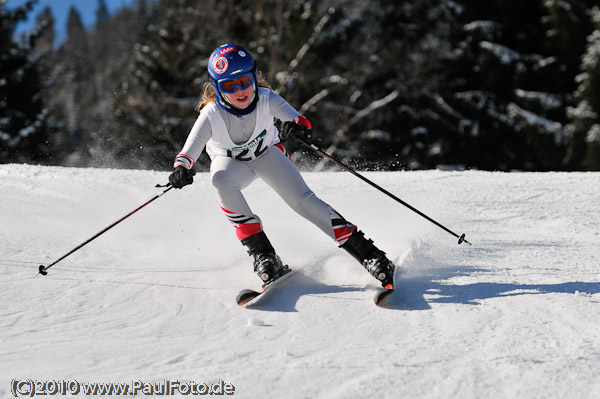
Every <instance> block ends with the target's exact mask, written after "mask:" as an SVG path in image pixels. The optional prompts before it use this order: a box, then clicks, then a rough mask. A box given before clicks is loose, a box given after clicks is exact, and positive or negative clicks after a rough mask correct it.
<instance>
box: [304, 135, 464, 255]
mask: <svg viewBox="0 0 600 399" xmlns="http://www.w3.org/2000/svg"><path fill="white" fill-rule="evenodd" d="M296 140H297V141H299V142H300V143H302V144H304V145H305V146H307V147H309V148H310V149H312V150H313V151H315V152H316V153H318V154H320V155H322V156H323V157H325V158H327V159H328V160H330V161H331V162H333V163H335V164H337V165H338V166H339V167H341V168H342V169H344V170H347V171H348V172H350V173H352V174H353V175H354V176H356V177H358V178H359V179H361V180H362V181H364V182H365V183H368V184H370V185H371V186H373V187H375V188H376V189H377V190H379V191H381V192H382V193H384V194H385V195H387V196H388V197H391V198H392V199H394V200H396V201H397V202H399V203H401V204H402V205H404V206H405V207H407V208H408V209H410V210H411V211H413V212H415V213H416V214H418V215H419V216H422V217H424V218H425V219H427V220H429V221H430V222H431V223H433V224H435V225H436V226H438V227H440V228H441V229H443V230H445V231H446V232H448V233H450V234H452V235H453V236H454V237H456V238H458V243H459V244H462V243H463V242H466V243H467V244H469V245H472V244H471V243H470V242H469V241H467V240H466V239H465V235H464V234H462V235H460V236H459V235H458V234H456V233H455V232H453V231H452V230H450V229H448V228H447V227H445V226H443V225H441V224H440V223H438V222H436V221H435V220H433V219H432V218H430V217H429V216H427V215H426V214H424V213H423V212H421V211H419V210H418V209H416V208H414V207H412V206H411V205H409V204H407V203H406V202H404V201H402V200H401V199H400V198H398V197H396V196H395V195H394V194H392V193H390V192H389V191H387V190H386V189H384V188H382V187H381V186H379V185H377V184H375V183H373V182H372V181H371V180H369V179H367V178H366V177H364V176H363V175H361V174H359V173H358V172H356V171H355V170H354V169H352V168H350V167H349V166H347V165H345V164H343V163H342V162H340V161H338V160H337V159H335V158H334V157H332V156H331V155H329V154H327V153H326V152H325V151H323V150H321V149H320V148H319V147H317V146H316V145H314V144H311V143H308V142H307V141H305V140H303V139H301V138H299V137H296Z"/></svg>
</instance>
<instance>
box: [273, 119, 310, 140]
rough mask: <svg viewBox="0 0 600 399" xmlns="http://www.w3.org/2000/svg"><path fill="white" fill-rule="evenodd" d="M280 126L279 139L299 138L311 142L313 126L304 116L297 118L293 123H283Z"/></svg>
mask: <svg viewBox="0 0 600 399" xmlns="http://www.w3.org/2000/svg"><path fill="white" fill-rule="evenodd" d="M280 126H281V127H280V129H279V137H280V138H281V140H284V141H285V140H287V139H297V138H298V139H303V140H309V139H310V138H311V137H312V126H311V125H310V122H309V121H308V119H306V118H305V117H303V116H302V115H300V116H298V117H296V118H295V119H294V120H293V121H287V122H283V123H282V124H281V125H280Z"/></svg>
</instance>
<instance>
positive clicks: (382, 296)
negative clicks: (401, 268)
mask: <svg viewBox="0 0 600 399" xmlns="http://www.w3.org/2000/svg"><path fill="white" fill-rule="evenodd" d="M394 264H396V262H394ZM397 274H398V266H396V267H395V269H394V275H393V276H392V279H393V282H392V284H388V285H386V286H385V287H383V288H380V289H378V290H377V292H376V293H375V296H374V297H373V301H374V302H375V305H377V306H379V307H382V306H384V305H385V301H386V300H387V299H388V298H389V297H390V296H391V295H392V294H393V293H394V290H395V287H396V275H397Z"/></svg>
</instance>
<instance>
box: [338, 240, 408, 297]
mask: <svg viewBox="0 0 600 399" xmlns="http://www.w3.org/2000/svg"><path fill="white" fill-rule="evenodd" d="M342 248H344V249H345V250H346V251H348V253H349V254H350V255H352V257H354V258H355V259H356V260H358V261H359V262H360V263H361V265H363V266H364V267H365V269H367V271H368V272H369V273H371V275H373V277H375V278H376V279H377V280H379V281H380V282H381V285H382V286H383V287H384V288H386V287H387V286H388V285H393V284H394V280H393V278H394V270H395V269H396V266H394V264H393V263H392V261H390V260H389V259H388V258H387V256H385V252H383V251H382V250H380V249H378V248H377V247H376V246H375V245H374V244H373V240H367V239H366V238H365V235H364V233H363V232H362V231H359V230H358V229H357V230H354V232H353V233H352V235H351V236H350V238H349V239H348V241H346V242H345V243H344V245H342Z"/></svg>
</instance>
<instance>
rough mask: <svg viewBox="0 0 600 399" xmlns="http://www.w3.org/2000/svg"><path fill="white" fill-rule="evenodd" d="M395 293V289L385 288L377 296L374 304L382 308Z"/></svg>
mask: <svg viewBox="0 0 600 399" xmlns="http://www.w3.org/2000/svg"><path fill="white" fill-rule="evenodd" d="M392 292H394V289H393V288H384V289H382V290H380V291H379V292H377V294H375V298H374V302H375V305H377V306H379V307H381V306H382V305H383V304H384V302H385V300H386V299H387V298H388V297H389V296H390V295H391V294H392Z"/></svg>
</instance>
